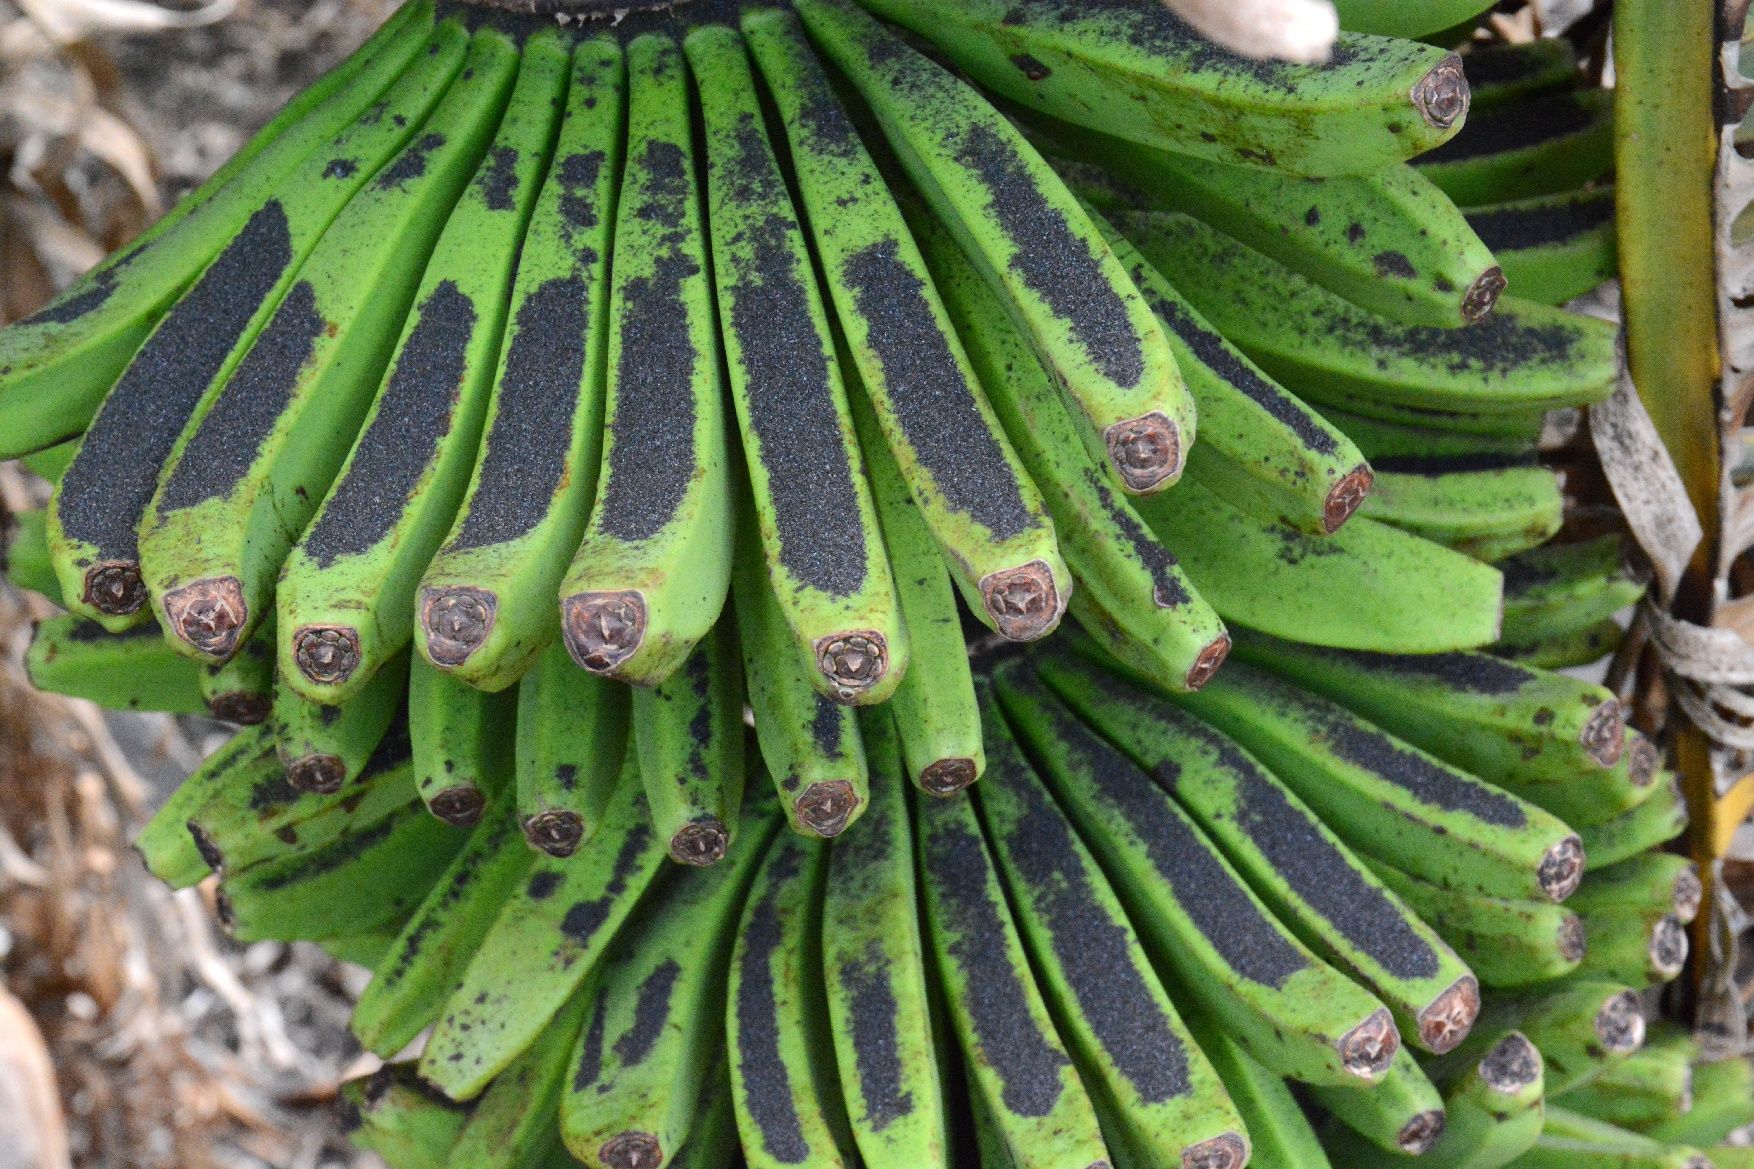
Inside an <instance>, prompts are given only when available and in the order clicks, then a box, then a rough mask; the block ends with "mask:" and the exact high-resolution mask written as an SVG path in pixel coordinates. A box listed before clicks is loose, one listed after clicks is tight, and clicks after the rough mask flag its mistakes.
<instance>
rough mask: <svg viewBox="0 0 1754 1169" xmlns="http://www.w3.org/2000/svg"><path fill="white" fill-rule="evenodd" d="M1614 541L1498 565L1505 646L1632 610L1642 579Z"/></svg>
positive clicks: (1557, 548)
mask: <svg viewBox="0 0 1754 1169" xmlns="http://www.w3.org/2000/svg"><path fill="white" fill-rule="evenodd" d="M1626 553H1627V546H1626V541H1625V539H1624V538H1623V537H1621V536H1618V535H1611V536H1599V537H1597V538H1596V539H1593V540H1582V541H1579V542H1577V543H1573V544H1548V545H1546V546H1544V547H1541V548H1531V549H1530V550H1529V551H1527V552H1519V553H1518V554H1516V555H1515V556H1511V557H1508V558H1506V559H1505V560H1503V561H1501V562H1500V563H1499V565H1498V568H1499V571H1501V572H1503V573H1504V640H1506V641H1508V642H1512V643H1525V642H1530V641H1534V640H1537V639H1539V638H1543V637H1551V636H1553V635H1555V634H1560V633H1564V632H1567V631H1570V630H1576V629H1582V628H1586V627H1589V626H1593V625H1594V624H1596V623H1597V622H1599V621H1601V620H1602V619H1603V618H1606V617H1611V616H1613V615H1614V614H1615V613H1618V612H1620V611H1621V610H1623V609H1625V608H1627V607H1628V606H1629V605H1633V604H1636V603H1637V601H1638V599H1639V598H1640V597H1642V596H1643V595H1644V589H1645V581H1646V575H1647V574H1645V573H1643V572H1640V571H1638V570H1636V569H1634V568H1633V567H1632V566H1631V565H1630V564H1628V563H1627V558H1626Z"/></svg>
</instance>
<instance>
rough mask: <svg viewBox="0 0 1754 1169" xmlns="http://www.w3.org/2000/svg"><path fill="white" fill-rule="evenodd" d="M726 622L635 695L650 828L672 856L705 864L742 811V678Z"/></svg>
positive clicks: (730, 837) (721, 849)
mask: <svg viewBox="0 0 1754 1169" xmlns="http://www.w3.org/2000/svg"><path fill="white" fill-rule="evenodd" d="M736 642H737V638H736V631H735V629H734V628H733V627H732V626H731V624H730V623H729V622H724V623H721V624H720V625H719V626H718V627H717V628H716V629H712V630H709V631H708V632H707V636H706V640H704V641H702V642H701V643H700V644H698V645H697V646H695V649H694V652H693V653H692V654H690V655H689V656H688V659H687V660H686V661H684V662H683V663H682V668H681V669H679V670H678V671H676V672H675V673H674V674H672V675H671V676H670V677H669V678H668V679H666V680H665V681H663V682H660V683H659V684H658V685H657V686H656V687H653V688H651V689H636V690H635V691H634V692H633V732H634V742H635V745H636V748H637V750H638V752H639V769H640V780H641V782H642V783H644V784H645V789H646V805H647V807H648V808H650V810H651V814H652V824H653V827H654V828H655V829H656V830H657V833H658V836H659V837H660V838H662V839H663V840H664V842H665V847H666V848H667V849H668V850H669V853H670V859H671V860H673V861H675V862H676V863H678V864H684V865H694V866H696V867H697V868H698V867H704V866H706V865H711V864H716V863H717V862H718V861H720V860H723V859H724V856H725V852H726V850H727V849H729V848H730V847H731V846H732V845H733V844H734V843H735V842H736V839H737V816H738V810H739V809H740V808H741V807H742V806H743V779H744V777H743V757H744V750H743V675H742V670H741V669H740V668H739V667H740V666H741V665H742V659H741V658H740V657H739V656H738V653H737V644H736Z"/></svg>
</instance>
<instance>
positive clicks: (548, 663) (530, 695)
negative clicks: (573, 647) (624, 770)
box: [514, 641, 630, 857]
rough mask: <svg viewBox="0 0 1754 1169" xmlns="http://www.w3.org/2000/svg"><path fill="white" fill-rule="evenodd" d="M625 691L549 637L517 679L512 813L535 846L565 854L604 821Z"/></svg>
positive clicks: (622, 729) (617, 768)
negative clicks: (581, 665)
mask: <svg viewBox="0 0 1754 1169" xmlns="http://www.w3.org/2000/svg"><path fill="white" fill-rule="evenodd" d="M629 705H630V704H629V701H628V691H627V688H626V687H624V686H618V685H616V684H614V683H611V682H609V681H607V680H606V679H603V678H599V677H596V676H594V675H592V674H589V673H586V672H585V671H583V670H581V669H579V668H578V666H576V665H575V664H573V660H572V658H571V657H570V656H569V655H568V653H567V649H566V646H565V645H564V644H562V643H561V642H559V641H554V642H551V643H550V644H549V646H548V648H547V649H545V650H543V651H542V656H541V657H539V658H537V659H536V664H535V665H534V666H532V667H531V668H530V671H529V672H528V673H526V674H525V675H524V677H523V679H522V680H521V681H520V682H519V683H518V715H517V737H516V743H515V748H514V749H515V753H516V758H517V762H516V787H517V819H518V823H519V824H521V825H522V826H523V830H524V837H525V839H526V840H528V841H529V843H530V846H531V847H532V848H536V849H539V850H540V851H542V852H545V853H547V854H548V855H550V856H556V857H569V856H571V855H572V854H573V853H575V852H577V851H578V850H579V847H580V846H581V845H583V844H584V843H585V842H586V841H587V840H589V839H590V838H591V836H592V835H593V834H594V833H595V832H596V830H597V827H598V826H599V825H600V824H601V823H602V821H603V812H604V809H605V808H606V807H607V806H608V804H609V798H610V796H611V795H612V794H613V793H614V789H615V784H616V781H617V779H618V777H619V776H620V774H621V758H622V756H623V755H624V754H625V752H626V748H627V743H628V731H627V723H628V708H629Z"/></svg>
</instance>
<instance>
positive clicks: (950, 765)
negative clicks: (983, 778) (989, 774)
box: [920, 758, 980, 799]
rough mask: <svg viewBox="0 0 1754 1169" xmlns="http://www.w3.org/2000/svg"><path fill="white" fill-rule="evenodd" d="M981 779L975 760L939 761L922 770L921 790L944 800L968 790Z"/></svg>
mask: <svg viewBox="0 0 1754 1169" xmlns="http://www.w3.org/2000/svg"><path fill="white" fill-rule="evenodd" d="M979 778H980V772H979V771H977V770H976V769H975V765H974V760H973V759H960V758H959V759H938V760H935V761H933V762H931V763H928V764H927V765H926V766H925V767H924V768H922V769H921V770H920V790H921V791H923V792H925V793H926V794H927V795H933V796H938V797H939V798H940V799H942V798H946V797H949V796H953V795H955V794H956V793H957V792H959V791H963V790H965V789H967V788H968V787H970V786H971V785H973V783H974V781H975V780H976V779H979Z"/></svg>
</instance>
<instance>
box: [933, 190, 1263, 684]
mask: <svg viewBox="0 0 1754 1169" xmlns="http://www.w3.org/2000/svg"><path fill="white" fill-rule="evenodd" d="M916 234H917V236H918V238H919V240H920V242H921V246H922V247H923V248H924V249H925V253H926V256H927V259H928V260H929V261H930V263H931V265H932V272H933V275H934V276H935V277H936V279H937V284H938V288H939V291H940V293H941V294H942V295H943V296H944V298H945V304H946V305H947V306H948V308H949V310H950V313H951V317H952V319H953V320H954V321H955V322H956V326H957V329H958V331H959V332H960V333H961V335H962V340H963V344H964V345H966V346H967V347H968V354H969V357H970V358H971V359H972V361H973V363H974V367H975V369H976V371H977V372H978V373H979V375H980V378H981V381H982V382H983V383H984V384H985V386H986V387H987V390H988V393H989V395H990V396H991V400H992V403H993V407H994V409H995V411H996V412H997V414H998V416H999V418H1000V420H1001V421H1002V422H1003V423H1004V425H1005V428H1006V430H1007V432H1008V433H1009V434H1010V436H1011V439H1012V441H1013V442H1014V443H1015V444H1016V448H1017V452H1018V454H1019V455H1020V456H1021V457H1022V459H1023V463H1024V466H1025V467H1026V468H1028V470H1029V473H1030V475H1031V477H1032V478H1034V480H1035V481H1036V483H1037V484H1039V485H1040V486H1041V487H1042V489H1043V491H1044V492H1045V499H1046V502H1047V505H1048V510H1049V513H1050V514H1051V515H1052V516H1053V519H1054V527H1055V530H1056V531H1057V532H1058V533H1059V536H1060V542H1061V547H1062V549H1063V550H1064V552H1065V553H1066V555H1067V557H1069V558H1070V561H1071V565H1072V571H1073V574H1074V575H1075V576H1076V577H1077V580H1078V585H1079V589H1078V591H1077V593H1076V594H1074V598H1075V603H1077V604H1079V606H1080V608H1081V609H1084V608H1087V607H1088V606H1089V605H1090V603H1091V602H1095V603H1096V606H1097V607H1099V608H1100V609H1101V610H1102V611H1104V612H1105V613H1108V614H1112V615H1113V617H1114V619H1115V623H1116V626H1117V627H1118V628H1117V631H1116V633H1115V635H1114V636H1112V637H1111V638H1110V639H1109V640H1110V643H1111V644H1113V645H1115V646H1117V647H1131V652H1133V653H1134V654H1136V655H1138V656H1140V657H1143V658H1145V659H1146V660H1148V661H1149V662H1150V663H1151V665H1152V668H1154V670H1155V671H1156V672H1159V673H1161V674H1163V675H1164V676H1167V677H1171V678H1176V679H1179V680H1180V681H1181V684H1183V685H1186V686H1188V687H1190V688H1193V687H1198V686H1200V685H1201V684H1202V683H1203V682H1204V681H1205V680H1206V679H1207V678H1208V677H1210V676H1211V674H1212V672H1213V671H1214V670H1216V669H1217V668H1218V666H1219V665H1220V663H1222V662H1223V661H1224V655H1225V654H1226V653H1227V652H1228V651H1229V638H1228V637H1227V636H1226V635H1225V632H1224V626H1223V623H1222V622H1221V621H1220V620H1219V619H1218V615H1217V614H1216V613H1215V612H1214V611H1213V609H1212V606H1211V605H1210V604H1209V603H1207V601H1206V600H1205V599H1204V598H1203V597H1201V596H1200V595H1199V594H1198V593H1196V592H1195V591H1194V589H1193V588H1192V587H1191V586H1190V585H1189V584H1188V582H1187V578H1186V577H1185V576H1184V575H1183V573H1182V571H1181V569H1180V568H1179V567H1178V566H1177V563H1176V558H1175V556H1174V554H1173V553H1171V552H1170V551H1169V550H1168V549H1167V548H1164V547H1163V546H1162V545H1161V544H1159V543H1157V542H1156V541H1155V540H1153V539H1152V538H1151V536H1150V534H1149V533H1148V532H1147V531H1146V530H1145V527H1144V525H1143V523H1141V522H1140V519H1139V516H1138V514H1137V513H1136V512H1135V511H1134V507H1135V505H1136V504H1142V503H1144V502H1145V501H1144V500H1143V499H1137V500H1129V499H1127V498H1125V497H1122V496H1120V495H1118V494H1116V492H1115V491H1114V489H1113V488H1112V487H1111V486H1110V485H1109V483H1108V481H1107V479H1106V477H1105V476H1104V474H1103V473H1102V471H1101V469H1100V468H1099V467H1098V466H1097V464H1096V463H1095V462H1094V461H1093V460H1091V459H1090V458H1089V457H1088V456H1086V455H1085V454H1084V452H1083V451H1082V450H1081V448H1080V446H1079V443H1078V437H1077V435H1076V433H1075V426H1074V424H1073V422H1072V418H1071V415H1070V414H1069V413H1068V412H1067V411H1066V410H1065V409H1064V408H1063V406H1062V405H1061V403H1060V401H1059V395H1058V394H1057V393H1056V392H1055V391H1054V389H1053V386H1052V384H1051V380H1050V377H1049V375H1048V373H1047V371H1046V370H1045V369H1043V367H1042V365H1041V363H1040V362H1039V361H1038V360H1037V358H1036V356H1035V354H1034V353H1033V352H1032V351H1031V350H1030V348H1029V346H1028V345H1027V344H1026V343H1025V341H1024V339H1023V335H1022V333H1021V332H1020V331H1019V330H1018V329H1017V328H1016V327H1015V326H1014V325H1013V324H1012V323H1011V321H1010V320H1009V319H1008V318H1007V317H1006V315H1005V311H1004V308H1003V306H1002V304H1001V302H1000V299H999V297H998V295H997V294H996V293H995V292H994V291H993V290H992V288H991V287H989V286H988V285H987V283H986V282H985V281H984V280H983V279H982V278H981V277H980V275H979V274H978V273H977V272H976V270H975V268H974V265H973V264H972V263H970V262H969V261H968V259H967V257H966V256H965V255H964V253H963V252H962V251H961V250H960V249H959V248H958V247H957V245H956V243H955V241H954V240H952V239H951V238H950V237H949V235H948V233H947V232H944V231H942V230H939V229H935V228H932V227H931V226H930V225H928V224H924V223H918V224H916ZM1187 490H1188V489H1187V487H1186V486H1183V487H1182V489H1181V490H1179V491H1177V492H1175V493H1174V494H1173V496H1166V497H1165V498H1170V499H1173V500H1179V499H1181V498H1182V497H1183V496H1184V495H1185V494H1186V493H1187Z"/></svg>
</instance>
